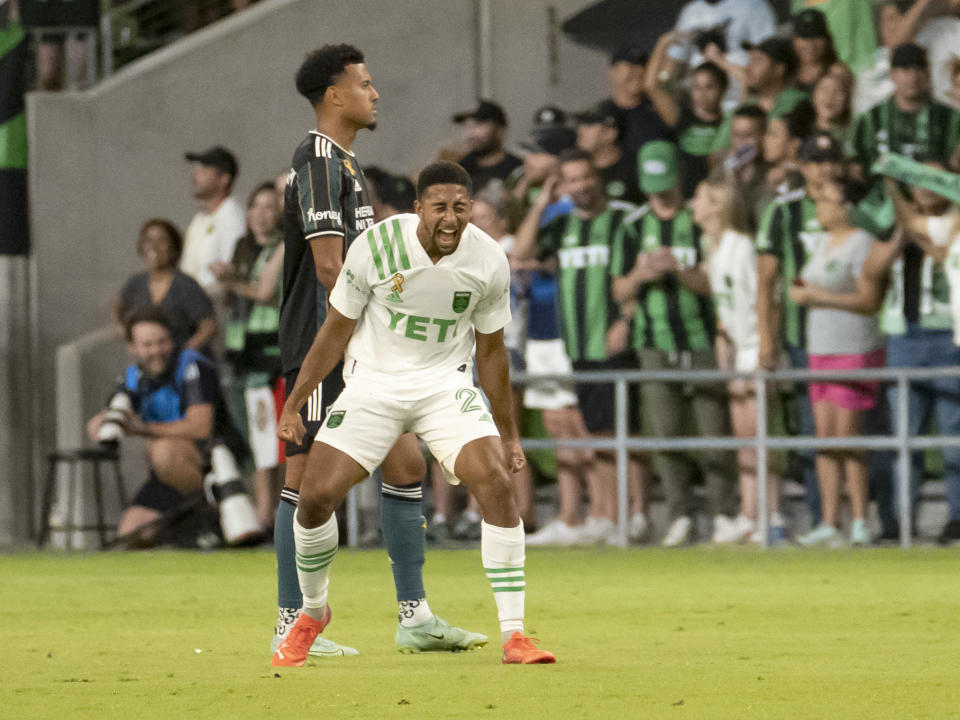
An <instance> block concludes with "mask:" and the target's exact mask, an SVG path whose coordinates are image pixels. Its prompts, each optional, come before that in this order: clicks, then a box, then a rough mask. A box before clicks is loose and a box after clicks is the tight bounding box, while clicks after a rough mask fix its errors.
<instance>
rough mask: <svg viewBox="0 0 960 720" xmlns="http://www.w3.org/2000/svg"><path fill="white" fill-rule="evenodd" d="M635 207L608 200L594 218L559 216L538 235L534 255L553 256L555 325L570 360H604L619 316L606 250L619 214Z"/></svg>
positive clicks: (543, 257)
mask: <svg viewBox="0 0 960 720" xmlns="http://www.w3.org/2000/svg"><path fill="white" fill-rule="evenodd" d="M636 209H637V208H636V206H635V205H631V204H629V203H624V202H617V201H610V202H609V203H608V204H607V207H606V209H605V210H604V211H603V212H602V213H600V214H599V215H597V216H596V217H594V218H590V219H589V220H585V219H583V218H580V217H578V216H577V215H576V214H575V213H572V212H571V213H569V214H567V215H560V216H558V217H556V218H554V219H553V220H551V221H550V222H549V223H547V224H546V225H544V226H543V227H542V228H541V229H540V232H539V234H538V235H537V250H538V257H539V259H540V260H546V259H548V258H552V257H556V258H557V263H558V265H559V268H558V274H557V325H558V327H559V329H560V337H562V338H563V341H564V345H565V346H566V348H567V355H568V356H569V357H570V359H571V360H573V361H574V362H578V361H580V360H595V361H601V360H606V359H607V351H606V336H607V329H608V328H609V327H610V325H611V323H612V322H613V321H614V320H616V319H617V317H618V316H619V315H618V312H617V308H616V304H615V303H614V302H613V295H612V292H611V287H610V254H611V249H612V248H613V243H614V238H615V237H616V234H617V232H618V230H619V228H620V225H621V224H622V223H623V220H624V218H626V216H627V215H628V214H630V213H631V212H633V211H635V210H636Z"/></svg>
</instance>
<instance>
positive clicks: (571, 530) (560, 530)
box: [526, 520, 583, 546]
mask: <svg viewBox="0 0 960 720" xmlns="http://www.w3.org/2000/svg"><path fill="white" fill-rule="evenodd" d="M582 527H583V526H582V525H578V526H577V527H573V526H570V525H567V524H566V523H565V522H563V521H562V520H554V521H553V522H552V523H550V524H548V525H546V526H545V527H542V528H540V529H539V530H537V532H535V533H530V534H529V535H527V539H526V544H527V545H529V546H538V545H564V546H565V545H579V544H580V543H582V542H583V540H582V539H581V533H582V530H581V528H582Z"/></svg>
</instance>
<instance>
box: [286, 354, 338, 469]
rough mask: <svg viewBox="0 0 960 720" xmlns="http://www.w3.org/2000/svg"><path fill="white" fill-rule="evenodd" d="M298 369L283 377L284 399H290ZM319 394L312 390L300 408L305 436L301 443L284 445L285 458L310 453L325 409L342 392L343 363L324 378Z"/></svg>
mask: <svg viewBox="0 0 960 720" xmlns="http://www.w3.org/2000/svg"><path fill="white" fill-rule="evenodd" d="M299 373H300V370H299V368H298V369H296V370H291V371H290V372H288V373H286V374H285V375H284V376H283V379H284V385H285V388H284V391H285V395H286V397H290V392H291V391H292V390H293V386H294V385H295V384H296V382H297V375H299ZM319 390H320V392H317V390H314V391H313V392H312V393H310V399H309V400H307V402H306V403H304V405H303V407H302V408H300V417H301V418H303V424H304V426H305V427H306V428H307V434H306V435H304V436H303V442H301V443H299V444H297V443H289V442H288V443H285V447H286V454H287V457H290V456H291V455H303V454H304V453H308V452H310V446H311V445H312V444H313V439H314V438H315V437H316V436H317V433H318V432H320V426H321V425H323V419H324V418H325V417H326V415H327V408H329V407H330V406H331V405H333V401H334V400H336V399H337V398H338V397H339V396H340V393H341V392H343V361H342V360H341V361H340V362H338V363H337V366H336V367H335V368H334V369H333V370H331V371H330V374H329V375H327V377H326V378H324V380H323V382H322V383H320V386H319Z"/></svg>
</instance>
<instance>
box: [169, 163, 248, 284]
mask: <svg viewBox="0 0 960 720" xmlns="http://www.w3.org/2000/svg"><path fill="white" fill-rule="evenodd" d="M185 157H186V159H187V160H189V161H190V163H191V173H192V175H191V182H192V189H193V197H194V198H195V199H196V200H197V202H198V203H199V204H200V211H199V212H197V214H196V215H194V216H193V220H191V221H190V225H188V226H187V232H186V234H185V235H184V242H183V255H182V256H181V257H180V269H181V270H182V271H183V272H184V273H186V274H187V275H189V276H190V277H192V278H193V279H194V280H196V281H197V282H198V283H200V287H202V288H203V289H204V291H205V292H206V293H207V294H208V295H211V296H214V294H215V293H216V292H218V290H219V286H218V283H217V278H216V277H214V275H213V273H212V272H211V271H210V263H212V262H214V261H221V262H226V263H228V262H230V258H232V257H233V250H234V248H235V247H236V245H237V240H239V239H240V237H241V236H242V235H243V233H244V231H245V230H246V213H245V212H244V209H243V205H242V204H241V203H240V202H239V201H238V200H237V199H236V198H235V197H233V196H232V195H231V194H230V192H231V191H232V190H233V182H234V180H236V177H237V160H236V158H235V157H234V156H233V153H231V152H230V151H229V150H227V149H226V148H225V147H220V146H219V145H218V146H216V147H212V148H210V149H208V150H204V151H203V152H199V153H197V152H188V153H187V154H186V156H185Z"/></svg>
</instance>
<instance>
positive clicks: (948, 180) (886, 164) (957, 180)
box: [872, 153, 960, 203]
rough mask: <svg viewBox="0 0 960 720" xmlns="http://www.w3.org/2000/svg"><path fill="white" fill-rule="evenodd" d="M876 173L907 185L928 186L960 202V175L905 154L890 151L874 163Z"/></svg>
mask: <svg viewBox="0 0 960 720" xmlns="http://www.w3.org/2000/svg"><path fill="white" fill-rule="evenodd" d="M872 171H873V173H874V174H875V175H886V176H887V177H891V178H893V179H894V180H899V181H900V182H902V183H905V184H907V185H916V186H917V187H922V188H926V189H927V190H930V191H931V192H935V193H936V194H937V195H941V196H943V197H945V198H948V199H950V200H952V201H953V202H955V203H960V175H957V174H956V173H952V172H948V171H946V170H938V169H937V168H932V167H929V166H927V165H924V164H923V163H920V162H917V161H916V160H911V159H910V158H908V157H904V156H903V155H897V154H896V153H888V154H887V155H884V156H883V157H881V158H880V159H878V160H877V161H876V162H875V163H874V164H873V168H872Z"/></svg>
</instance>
